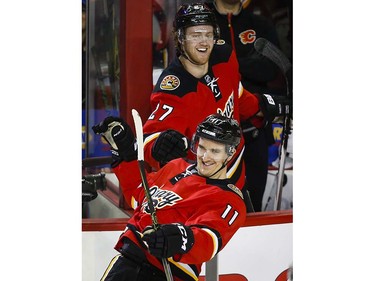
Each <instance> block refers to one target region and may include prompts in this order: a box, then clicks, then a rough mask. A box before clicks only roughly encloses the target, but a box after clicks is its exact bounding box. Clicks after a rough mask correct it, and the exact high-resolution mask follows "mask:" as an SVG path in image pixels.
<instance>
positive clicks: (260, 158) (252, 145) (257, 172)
mask: <svg viewBox="0 0 375 281" xmlns="http://www.w3.org/2000/svg"><path fill="white" fill-rule="evenodd" d="M253 133H254V131H250V132H248V133H244V138H245V152H244V156H243V158H244V161H245V168H246V172H245V173H246V181H247V185H248V190H249V194H250V198H251V202H252V203H253V207H254V211H255V212H261V211H262V201H263V194H264V190H265V189H266V183H267V175H268V147H269V145H270V144H272V142H273V141H274V140H273V136H272V126H271V127H270V126H267V127H266V128H264V129H259V130H257V133H258V135H257V136H255V137H254V136H253Z"/></svg>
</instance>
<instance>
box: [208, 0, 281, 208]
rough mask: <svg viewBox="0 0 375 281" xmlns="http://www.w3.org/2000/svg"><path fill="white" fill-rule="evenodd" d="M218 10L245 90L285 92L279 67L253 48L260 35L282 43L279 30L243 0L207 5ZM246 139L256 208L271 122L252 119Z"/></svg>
mask: <svg viewBox="0 0 375 281" xmlns="http://www.w3.org/2000/svg"><path fill="white" fill-rule="evenodd" d="M207 5H208V6H209V7H210V8H212V11H213V12H214V13H215V17H216V20H217V24H218V25H219V27H220V37H221V39H223V40H225V41H226V42H227V43H228V44H230V45H231V46H232V47H233V49H234V50H235V52H236V55H237V60H238V62H239V70H240V73H241V78H242V79H241V82H242V84H243V86H244V88H245V89H247V90H249V91H251V92H253V93H260V94H265V93H267V94H272V95H274V94H277V95H280V94H282V87H281V86H279V87H274V86H273V87H270V85H272V84H275V83H274V82H275V81H276V80H275V79H276V77H277V73H278V71H279V70H278V67H277V65H276V64H274V63H273V62H272V61H270V60H268V59H267V58H265V57H264V56H262V55H260V54H258V53H257V52H256V51H255V48H254V42H255V40H256V39H257V38H260V37H262V38H265V39H267V40H268V41H270V42H271V43H273V44H274V45H276V46H279V41H278V37H277V32H276V29H275V27H274V26H273V25H272V23H271V22H270V21H269V20H268V19H267V18H265V17H263V16H260V15H255V14H254V13H253V12H252V11H251V10H250V7H249V6H248V7H244V6H243V5H244V1H241V0H215V1H213V2H211V3H209V4H207ZM284 95H285V94H284ZM241 125H242V129H243V134H244V139H245V147H246V148H245V151H244V154H243V159H244V161H245V167H246V178H247V183H248V187H247V188H248V190H249V193H250V197H251V201H252V203H253V206H254V210H255V211H256V212H259V211H261V210H262V201H263V194H264V191H265V188H266V183H267V175H268V146H269V145H272V144H273V143H274V142H275V141H274V138H273V133H272V123H271V122H269V123H268V124H267V125H266V126H264V127H263V128H255V127H254V126H252V124H250V123H249V122H246V123H243V124H241Z"/></svg>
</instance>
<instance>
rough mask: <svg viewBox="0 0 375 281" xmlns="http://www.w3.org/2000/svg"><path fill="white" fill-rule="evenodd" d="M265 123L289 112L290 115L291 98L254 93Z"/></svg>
mask: <svg viewBox="0 0 375 281" xmlns="http://www.w3.org/2000/svg"><path fill="white" fill-rule="evenodd" d="M256 96H257V98H258V101H259V107H260V110H261V111H262V113H263V116H264V119H265V124H267V123H269V122H272V120H273V119H275V117H278V116H283V115H285V114H289V115H290V116H292V99H291V98H287V97H285V96H277V95H269V94H263V95H259V94H256Z"/></svg>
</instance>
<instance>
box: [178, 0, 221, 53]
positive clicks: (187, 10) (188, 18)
mask: <svg viewBox="0 0 375 281" xmlns="http://www.w3.org/2000/svg"><path fill="white" fill-rule="evenodd" d="M195 25H212V26H213V28H214V38H215V40H217V39H219V37H220V28H219V25H218V24H217V22H216V18H215V14H214V13H213V12H212V10H211V9H210V8H209V7H208V6H207V5H206V4H204V3H193V4H183V5H181V6H180V8H179V9H178V11H177V13H176V15H175V18H174V21H173V28H174V32H175V34H176V36H177V39H178V41H179V42H178V43H177V46H176V47H177V49H178V50H179V51H181V48H180V46H179V44H180V43H181V42H182V39H183V37H184V35H185V28H187V27H189V26H195Z"/></svg>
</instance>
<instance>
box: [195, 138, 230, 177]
mask: <svg viewBox="0 0 375 281" xmlns="http://www.w3.org/2000/svg"><path fill="white" fill-rule="evenodd" d="M226 160H228V161H229V159H228V154H227V153H226V152H225V145H224V144H222V143H218V142H214V141H211V140H208V139H204V138H200V139H199V142H198V147H197V169H198V173H199V174H200V175H201V176H204V177H209V178H213V179H225V178H226V172H227V169H226V167H225V168H223V169H221V168H222V166H223V163H224V162H225V161H226ZM220 169H221V170H220ZM218 170H220V171H219V172H217V171H218ZM216 172H217V173H216ZM215 173H216V174H215ZM211 175H212V176H211Z"/></svg>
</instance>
